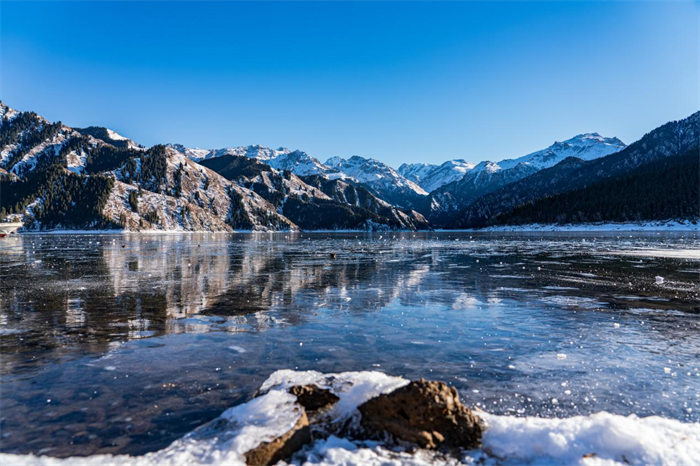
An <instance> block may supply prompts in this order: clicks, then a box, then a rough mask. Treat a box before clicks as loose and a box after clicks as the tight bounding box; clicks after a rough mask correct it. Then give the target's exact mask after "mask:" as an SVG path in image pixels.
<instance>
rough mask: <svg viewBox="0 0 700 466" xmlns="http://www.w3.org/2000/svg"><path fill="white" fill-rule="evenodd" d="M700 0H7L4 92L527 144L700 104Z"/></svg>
mask: <svg viewBox="0 0 700 466" xmlns="http://www.w3.org/2000/svg"><path fill="white" fill-rule="evenodd" d="M699 18H700V2H698V1H687V2H641V3H638V2H553V1H549V2H540V3H530V2H488V3H481V2H445V3H418V2H412V3H398V2H382V3H370V2H356V3H340V2H333V3H320V2H312V3H291V2H283V3H270V2H252V3H243V2H214V3H201V2H200V3H196V4H195V3H186V2H175V3H167V2H153V3H146V2H121V3H120V2H72V3H61V2H49V3H40V2H8V1H5V0H3V1H2V5H1V6H0V98H1V99H2V100H3V101H5V102H6V103H7V104H8V105H10V106H12V107H15V108H17V109H19V110H34V111H36V112H37V113H40V114H42V115H44V116H45V117H47V118H48V119H50V120H61V121H63V122H64V123H66V124H68V125H71V126H88V125H100V126H107V127H110V128H112V129H114V130H116V131H118V132H120V133H122V134H124V135H125V136H128V137H131V138H132V139H134V140H136V141H138V142H140V143H142V144H146V145H152V144H155V143H159V142H179V143H182V144H185V145H189V146H200V147H212V148H214V147H217V148H218V147H223V146H236V145H247V144H264V145H268V146H272V147H279V146H286V147H289V148H291V149H302V150H305V151H307V152H308V153H309V154H311V155H313V156H315V157H317V158H319V159H321V160H325V159H326V158H327V157H330V156H335V155H339V156H343V157H347V156H350V155H353V154H358V155H362V156H365V157H374V158H377V159H380V160H382V161H385V162H387V163H389V164H391V165H393V166H398V165H399V164H401V163H402V162H430V163H439V162H442V161H444V160H447V159H452V158H465V159H467V160H470V161H480V160H484V159H491V160H500V159H503V158H508V157H515V156H519V155H523V154H526V153H528V152H531V151H534V150H537V149H541V148H543V147H546V146H548V145H549V144H551V143H552V142H553V141H555V140H563V139H567V138H569V137H571V136H573V135H575V134H578V133H582V132H592V131H597V132H600V133H601V134H604V135H609V136H618V137H620V138H621V139H622V140H623V141H624V142H626V143H630V142H632V141H634V140H635V139H638V138H639V137H641V136H642V135H643V134H644V133H645V132H647V131H649V130H651V129H653V128H654V127H656V126H659V125H660V124H663V123H665V122H666V121H669V120H674V119H679V118H683V117H686V116H688V115H690V114H691V113H693V112H695V111H697V110H698V109H700V89H699V87H700V85H699V83H700V76H699V74H700V71H699V69H700V58H699V57H700V45H699V44H700V25H699V21H700V19H699Z"/></svg>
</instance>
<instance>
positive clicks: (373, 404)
mask: <svg viewBox="0 0 700 466" xmlns="http://www.w3.org/2000/svg"><path fill="white" fill-rule="evenodd" d="M359 410H360V413H361V414H362V420H361V425H362V427H363V428H364V429H365V430H366V431H367V433H368V434H370V435H371V436H374V437H376V436H382V435H383V434H384V433H388V434H389V435H391V436H392V437H394V438H395V439H399V440H402V441H405V442H411V443H415V444H418V445H419V446H420V447H421V448H427V449H436V448H439V447H443V446H444V447H449V448H459V447H461V448H466V449H472V448H476V447H478V446H479V445H480V443H481V433H482V430H483V428H482V424H481V420H480V419H479V418H478V417H477V416H476V415H474V413H472V411H471V410H470V409H469V408H467V407H465V406H464V405H462V403H460V401H459V395H458V393H457V390H456V389H455V388H454V387H448V386H447V385H446V384H445V383H443V382H433V381H427V380H423V379H421V380H419V381H413V382H411V383H409V384H408V385H406V386H405V387H402V388H399V389H397V390H394V391H393V392H391V393H387V394H385V395H379V396H377V397H375V398H372V399H371V400H369V401H367V402H366V403H364V404H362V405H361V406H360V407H359Z"/></svg>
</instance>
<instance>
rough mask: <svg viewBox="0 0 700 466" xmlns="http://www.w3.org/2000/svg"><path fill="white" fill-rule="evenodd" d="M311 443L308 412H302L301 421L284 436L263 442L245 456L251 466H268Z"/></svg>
mask: <svg viewBox="0 0 700 466" xmlns="http://www.w3.org/2000/svg"><path fill="white" fill-rule="evenodd" d="M310 442H311V429H310V428H309V419H308V418H307V417H306V412H305V411H303V410H302V412H301V416H300V417H299V420H298V421H297V422H296V424H294V426H293V427H292V428H291V429H289V430H288V431H287V432H286V433H284V434H283V435H280V436H279V437H277V438H276V439H274V440H271V441H270V442H263V443H261V444H260V445H258V446H257V447H256V448H254V449H252V450H250V451H249V452H247V453H246V454H245V462H246V464H247V465H249V466H268V465H271V464H275V463H277V462H279V461H280V460H282V459H286V458H289V457H290V456H292V455H293V454H294V453H295V452H296V451H297V450H300V449H301V448H302V447H303V446H304V445H306V444H307V443H310Z"/></svg>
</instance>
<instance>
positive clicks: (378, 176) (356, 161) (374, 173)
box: [326, 155, 428, 196]
mask: <svg viewBox="0 0 700 466" xmlns="http://www.w3.org/2000/svg"><path fill="white" fill-rule="evenodd" d="M326 165H327V166H328V167H330V168H333V169H335V170H337V171H340V172H343V173H345V174H346V175H349V176H350V177H352V178H354V179H355V180H357V181H359V182H360V183H366V184H368V185H370V186H372V187H373V188H375V189H378V190H385V189H398V190H408V191H412V192H413V193H414V194H418V195H420V196H425V195H427V194H428V193H427V192H426V191H425V190H424V189H423V188H421V187H420V186H419V185H418V184H416V183H414V182H413V181H411V180H409V179H407V178H405V177H404V176H402V175H401V174H399V173H398V172H397V171H396V170H394V169H393V168H391V167H390V166H388V165H387V164H385V163H383V162H380V161H379V160H376V159H371V158H364V157H360V156H359V155H353V156H352V157H350V158H349V159H344V158H341V157H331V158H329V159H328V160H326Z"/></svg>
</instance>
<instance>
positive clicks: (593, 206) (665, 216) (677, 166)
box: [486, 149, 700, 226]
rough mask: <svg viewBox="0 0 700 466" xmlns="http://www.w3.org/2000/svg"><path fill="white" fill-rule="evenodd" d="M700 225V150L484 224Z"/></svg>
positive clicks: (534, 203) (524, 206)
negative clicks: (672, 222)
mask: <svg viewBox="0 0 700 466" xmlns="http://www.w3.org/2000/svg"><path fill="white" fill-rule="evenodd" d="M664 220H695V221H699V220H700V157H699V154H698V150H697V149H691V150H689V151H686V152H684V153H683V154H681V155H672V156H669V157H664V158H661V159H659V160H655V161H653V162H650V163H647V164H644V165H641V166H638V167H636V168H633V169H631V170H630V171H628V172H624V173H622V174H620V175H619V176H611V177H607V178H604V179H602V180H600V181H596V182H594V183H592V184H590V185H588V186H586V187H585V188H581V189H576V190H574V191H568V192H565V193H560V194H554V195H552V196H547V197H544V198H539V199H536V200H534V201H531V202H527V203H525V204H521V205H519V206H518V207H515V208H514V209H512V210H510V211H507V212H503V213H500V214H497V215H495V216H493V217H490V218H489V219H488V220H487V221H486V225H488V226H493V225H531V224H566V223H590V222H606V223H610V222H620V223H621V222H638V221H664Z"/></svg>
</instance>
